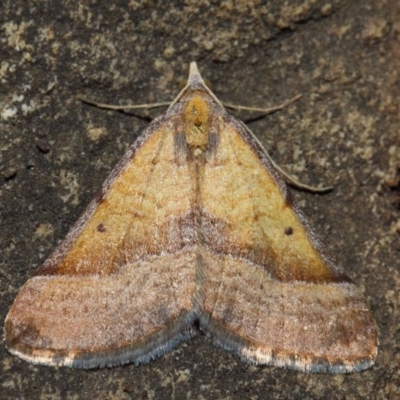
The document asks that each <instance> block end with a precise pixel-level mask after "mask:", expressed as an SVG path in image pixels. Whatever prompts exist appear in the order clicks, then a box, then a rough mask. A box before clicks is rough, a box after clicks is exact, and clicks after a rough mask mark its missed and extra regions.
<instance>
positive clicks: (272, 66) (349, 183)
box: [0, 0, 400, 399]
mask: <svg viewBox="0 0 400 400" xmlns="http://www.w3.org/2000/svg"><path fill="white" fill-rule="evenodd" d="M399 20H400V5H399V3H398V1H397V0H388V1H384V0H378V1H372V0H366V1H364V2H346V1H342V0H331V1H327V0H325V1H324V0H312V1H311V0H303V1H301V0H294V1H291V2H286V1H285V2H284V1H270V2H259V1H245V2H239V1H237V2H235V1H229V0H228V1H223V2H211V1H194V0H190V1H186V2H181V1H174V2H162V1H143V2H140V1H130V2H125V1H119V2H118V1H117V2H116V1H114V2H106V1H90V2H76V1H64V2H61V1H53V2H26V1H22V0H13V1H11V0H5V1H3V2H2V3H1V5H0V32H1V33H0V232H1V235H0V248H1V250H0V251H1V258H0V296H1V298H0V318H1V321H2V322H3V320H4V317H5V316H6V314H7V312H8V309H9V307H10V306H11V304H12V302H13V300H14V298H15V296H16V294H17V293H18V290H19V288H20V287H21V286H22V285H23V284H24V283H25V282H26V280H27V279H28V278H29V277H30V276H31V275H32V274H33V273H34V272H35V271H36V270H37V268H38V267H39V266H40V265H41V264H42V262H43V261H44V260H45V259H46V258H47V257H48V255H49V254H50V253H51V252H52V250H53V249H54V248H55V246H56V244H57V243H59V242H60V241H61V240H62V239H63V237H64V236H65V235H66V233H67V232H68V230H69V228H70V227H71V226H72V224H73V223H74V222H75V221H76V220H77V218H78V217H79V215H80V214H81V213H82V212H83V211H84V209H85V208H86V206H87V205H88V203H89V202H90V200H91V198H92V197H93V196H94V195H95V194H96V193H97V191H98V190H99V189H100V187H101V184H102V182H103V181H104V179H105V178H106V177H107V175H108V173H109V172H110V171H111V169H112V168H113V167H114V166H115V164H116V163H117V162H118V160H119V159H120V158H121V157H122V155H123V153H124V152H125V150H126V149H127V148H128V147H129V145H130V144H131V143H132V142H133V141H134V139H135V138H136V137H137V135H138V134H139V133H140V132H141V131H142V130H143V129H144V128H145V126H146V125H147V121H148V120H149V119H150V118H154V116H156V115H157V113H158V111H157V110H151V111H143V112H139V111H138V112H135V116H132V115H126V114H123V113H120V112H111V111H105V110H101V109H97V108H94V107H89V106H87V105H84V104H82V103H80V102H79V101H77V100H76V96H77V95H85V96H87V97H89V98H91V99H94V100H98V101H102V102H108V103H114V104H115V103H121V104H122V103H129V102H130V103H132V104H140V103H146V102H147V103H148V102H154V101H168V100H172V98H173V97H174V95H175V94H176V93H177V91H178V85H179V82H180V81H181V79H183V80H185V79H186V76H187V69H188V65H189V62H190V61H197V63H198V66H199V68H200V70H201V72H202V75H203V77H205V78H208V79H209V80H210V81H211V82H212V84H213V90H214V92H215V94H216V95H217V96H218V98H219V99H220V100H222V101H226V102H229V103H236V104H240V105H249V106H251V105H253V106H258V107H261V106H272V105H276V104H279V103H281V102H282V101H284V100H287V99H289V98H291V97H293V96H294V95H296V94H298V93H302V94H303V98H302V100H300V101H299V102H297V103H296V104H295V106H292V107H290V108H288V109H286V110H283V111H281V112H278V113H275V114H273V115H270V116H268V117H266V118H258V115H255V114H249V113H244V112H243V113H239V114H238V115H237V116H238V117H239V118H241V119H242V120H245V121H247V122H248V125H249V127H250V129H252V130H253V131H254V132H255V134H256V135H257V137H258V138H259V140H260V141H261V142H262V143H263V144H264V146H265V147H266V148H267V149H268V150H269V151H270V153H271V155H272V156H273V157H274V159H275V160H276V161H277V162H278V163H279V164H280V165H281V166H282V167H283V168H285V169H286V170H287V171H288V172H290V173H291V174H293V175H295V176H297V177H298V178H300V180H301V181H302V182H305V183H308V184H312V185H316V184H318V183H320V182H321V183H323V184H334V186H335V190H334V191H333V192H331V193H328V194H325V195H315V194H310V193H306V192H300V191H295V190H292V192H293V193H294V195H295V197H296V199H297V200H298V202H299V204H300V206H301V208H302V210H303V211H304V213H305V214H306V215H307V217H308V218H309V219H310V220H311V222H312V225H313V226H314V227H315V230H316V231H317V232H318V233H319V235H320V236H321V238H322V240H323V241H324V242H325V244H326V246H327V247H328V250H329V251H330V253H331V254H333V255H334V256H335V257H336V258H337V260H338V263H339V264H340V265H343V266H344V268H345V270H346V272H347V273H348V275H349V276H350V277H351V278H352V279H353V280H354V282H355V283H356V286H357V287H358V288H359V289H361V290H362V291H363V292H364V295H365V297H366V298H367V300H368V302H369V304H370V307H371V309H372V311H373V313H374V316H375V318H376V320H377V324H378V329H379V333H380V349H379V354H378V358H377V362H376V365H375V366H374V367H373V368H371V369H369V370H367V371H365V372H363V373H359V374H351V375H307V374H304V373H300V372H295V371H289V370H282V369H278V368H270V367H259V366H255V365H247V364H245V363H243V362H242V361H240V360H239V359H238V358H237V357H235V356H234V355H231V354H230V353H228V352H225V351H223V350H221V349H216V348H214V347H212V345H211V343H210V342H209V340H208V339H207V338H206V337H204V335H203V334H202V333H200V332H199V333H198V335H197V336H196V337H195V338H193V339H192V340H191V341H190V342H188V343H185V344H182V345H180V346H178V347H177V348H176V349H175V350H174V351H172V352H170V353H168V354H167V355H165V356H164V357H162V358H159V359H157V360H155V361H152V362H151V363H149V364H146V365H142V366H139V367H136V366H134V365H127V366H124V367H119V368H113V369H104V370H94V371H82V370H74V369H66V368H63V369H56V368H51V367H38V366H33V365H30V364H28V363H26V362H24V361H22V360H20V359H18V358H16V357H13V356H11V355H9V353H8V352H7V351H6V349H5V348H4V346H1V347H0V397H1V398H5V399H14V398H21V399H22V398H35V399H42V398H43V399H51V398H63V399H70V398H71V399H72V398H79V399H85V398H98V399H109V398H118V399H171V398H172V399H189V398H191V399H193V398H194V399H216V398H218V399H244V398H245V399H263V398H266V397H268V398H269V399H297V398H307V399H320V398H329V399H364V398H370V399H396V398H398V397H400V389H399V387H400V367H399V366H400V349H399V343H400V329H399V328H400V326H399V324H400V322H399V321H400V315H399V314H400V307H399V305H400V300H399V293H400V272H399V270H400V262H399V258H400V134H399V132H400V109H399V108H400V106H399V100H398V99H399V96H400V77H399V71H400V69H399V62H400V24H399V22H398V21H399Z"/></svg>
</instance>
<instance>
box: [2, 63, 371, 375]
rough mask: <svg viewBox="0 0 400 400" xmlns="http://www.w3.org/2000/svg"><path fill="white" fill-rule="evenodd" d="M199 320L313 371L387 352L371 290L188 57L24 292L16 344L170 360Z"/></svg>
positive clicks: (41, 354)
mask: <svg viewBox="0 0 400 400" xmlns="http://www.w3.org/2000/svg"><path fill="white" fill-rule="evenodd" d="M195 325H196V326H198V327H199V328H200V330H201V331H203V332H205V333H206V334H208V335H210V336H211V337H212V339H213V342H214V343H215V344H216V345H219V346H222V347H223V348H225V349H227V350H230V351H232V352H233V353H235V354H237V355H238V356H239V357H240V358H241V359H243V360H245V361H248V362H252V363H256V364H270V365H275V366H279V367H286V368H293V369H296V370H300V371H304V372H330V373H344V372H353V371H361V370H363V369H365V368H368V367H370V366H371V365H372V364H373V363H374V360H375V357H376V355H377V346H378V338H377V330H376V326H375V322H374V318H373V316H372V314H371V312H370V311H369V309H368V307H367V304H366V302H365V300H364V299H363V297H362V296H361V295H360V293H359V292H358V291H357V289H356V287H355V286H354V284H353V283H352V282H351V280H350V279H349V278H348V277H347V275H346V274H345V273H344V271H343V270H342V269H341V268H340V267H338V266H337V265H336V264H335V263H334V262H333V261H332V259H331V258H330V257H329V256H328V255H327V254H326V252H325V250H324V249H323V246H322V244H321V242H320V241H319V240H318V239H317V237H316V235H315V234H314V232H313V231H312V229H311V228H310V226H309V224H308V222H307V220H306V219H305V217H304V216H303V214H302V213H301V212H300V210H299V209H298V207H297V206H296V204H295V202H294V200H293V198H292V196H291V195H290V193H289V191H288V189H287V187H286V185H285V183H284V182H283V181H282V179H281V178H280V176H279V175H278V173H277V171H276V169H275V167H274V165H273V164H272V163H271V161H270V159H269V158H268V157H267V155H266V153H265V152H264V151H263V149H262V147H261V146H260V144H259V143H258V142H257V141H256V139H255V138H254V137H253V136H252V134H251V132H250V131H249V130H248V129H247V128H246V126H245V125H244V124H243V123H241V122H240V121H238V120H237V119H235V118H234V117H232V116H231V115H229V114H228V113H227V112H226V110H225V108H224V107H223V105H222V104H221V102H220V101H219V100H218V99H217V98H216V97H215V95H214V94H213V93H212V92H211V91H210V89H209V88H208V87H207V86H206V85H205V84H204V81H203V79H202V77H201V75H200V73H199V71H198V69H197V66H196V64H195V63H192V64H191V67H190V74H189V79H188V82H187V85H186V87H185V88H184V89H183V90H182V91H181V92H180V93H179V95H178V96H177V97H176V99H175V100H174V101H173V102H172V104H171V105H170V107H169V108H168V110H167V111H166V113H165V114H163V115H161V116H160V117H158V118H156V119H155V120H153V122H151V123H150V124H149V126H148V127H147V129H146V130H145V131H144V133H143V134H142V135H141V136H140V137H139V138H138V139H137V140H136V142H135V143H134V144H133V145H132V147H131V148H130V149H129V151H128V152H127V153H126V154H125V155H124V157H123V158H122V160H121V161H120V163H119V164H118V165H117V166H116V168H115V169H114V170H113V172H112V173H111V175H110V176H109V177H108V179H107V180H106V181H105V183H104V185H103V187H102V190H101V192H100V194H99V195H98V196H97V197H96V198H95V199H94V200H93V201H92V202H91V203H90V205H89V206H88V208H87V210H86V212H85V213H84V214H83V215H82V217H81V218H80V219H79V220H78V222H77V223H76V224H75V225H74V226H73V228H72V229H71V231H70V232H69V234H68V235H67V237H66V239H65V240H64V241H63V242H62V244H61V245H60V246H59V247H58V249H56V250H55V252H54V253H53V254H52V255H51V256H50V258H49V259H48V260H47V261H46V262H45V263H44V265H43V266H42V267H41V268H40V269H39V270H38V271H37V273H36V274H35V275H34V276H33V277H32V278H31V279H29V280H28V282H27V283H26V284H25V285H24V286H23V288H22V289H21V291H20V293H19V294H18V296H17V298H16V300H15V302H14V304H13V305H12V307H11V309H10V311H9V313H8V315H7V317H6V320H5V344H6V346H7V348H8V350H9V351H10V352H11V353H12V354H15V355H17V356H19V357H21V358H22V359H24V360H26V361H29V362H32V363H34V364H44V365H65V366H71V367H77V368H97V367H106V366H107V367H111V366H115V365H119V364H125V363H129V362H134V363H136V364H140V363H144V362H148V361H150V360H151V359H153V358H156V357H158V356H161V355H162V354H164V353H165V352H167V351H169V350H170V349H172V348H173V347H174V346H176V345H177V344H178V343H179V342H181V341H182V340H187V339H188V338H189V337H190V336H192V335H193V334H195V333H196V329H195V328H194V326H195Z"/></svg>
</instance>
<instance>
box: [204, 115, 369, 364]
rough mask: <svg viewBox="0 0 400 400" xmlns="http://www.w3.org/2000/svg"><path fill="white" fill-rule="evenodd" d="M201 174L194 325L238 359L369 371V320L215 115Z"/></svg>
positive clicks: (239, 132) (243, 145)
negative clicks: (199, 281)
mask: <svg viewBox="0 0 400 400" xmlns="http://www.w3.org/2000/svg"><path fill="white" fill-rule="evenodd" d="M218 121H219V123H218V150H217V151H215V150H214V151H213V152H212V156H210V157H208V159H207V162H206V163H205V167H204V176H203V179H202V181H201V187H200V193H201V199H202V215H203V216H204V219H203V221H204V225H203V229H204V232H203V234H204V240H205V247H206V251H205V256H204V270H205V272H204V285H203V289H204V314H203V316H202V319H201V320H202V327H203V329H205V330H208V331H211V332H212V334H213V335H214V337H215V341H216V342H217V343H219V344H220V345H222V346H223V347H226V348H229V349H232V350H233V351H235V352H236V353H238V354H239V355H240V356H241V357H242V358H244V359H246V360H249V361H253V362H256V363H262V364H274V365H277V366H285V367H291V368H295V369H299V370H302V371H313V372H324V371H329V372H350V371H357V370H361V369H364V368H367V367H368V366H370V365H371V364H372V363H373V361H374V359H375V356H376V352H377V334H376V327H375V323H374V319H373V316H372V314H371V312H370V311H369V309H368V307H367V305H366V303H365V301H364V299H363V298H362V296H361V295H360V294H359V293H358V291H357V289H356V288H355V286H354V285H353V284H352V283H351V281H350V279H349V278H348V277H347V276H346V275H345V273H344V272H343V271H342V269H341V268H338V267H336V266H335V264H334V263H333V262H332V261H331V260H330V259H329V258H328V257H327V256H326V255H325V251H324V250H323V248H322V246H321V244H320V242H319V241H318V240H317V239H316V236H315V234H314V233H313V232H312V231H311V229H310V227H309V225H308V223H307V221H306V220H305V218H304V217H303V216H302V214H301V213H300V212H299V211H298V209H297V207H296V205H295V202H294V201H293V200H292V197H291V196H290V195H289V193H288V191H287V188H286V186H285V184H284V183H283V182H282V181H281V179H280V178H279V177H277V175H276V172H275V170H274V168H273V166H272V165H271V163H270V162H269V160H268V159H267V158H266V156H265V154H264V153H263V152H262V150H261V149H260V148H259V146H258V145H257V144H256V143H255V141H254V139H253V138H252V136H251V134H250V133H249V132H248V130H247V129H246V128H245V127H244V126H243V124H242V123H240V122H239V121H237V120H235V119H234V118H233V117H230V116H229V115H226V113H225V112H221V114H220V115H219V118H218Z"/></svg>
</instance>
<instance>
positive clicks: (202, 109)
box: [183, 91, 212, 157]
mask: <svg viewBox="0 0 400 400" xmlns="http://www.w3.org/2000/svg"><path fill="white" fill-rule="evenodd" d="M185 97H186V98H185V100H186V102H185V103H184V112H183V116H184V127H185V136H186V143H187V144H188V146H189V149H190V151H191V152H192V154H193V155H194V156H195V157H198V156H200V155H201V154H203V153H204V152H205V150H206V148H207V144H208V142H209V138H208V136H209V132H210V122H211V115H212V104H211V103H212V99H211V98H210V96H209V95H208V94H206V93H204V92H201V91H195V92H192V93H190V94H188V95H187V96H185Z"/></svg>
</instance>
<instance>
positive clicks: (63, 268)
mask: <svg viewBox="0 0 400 400" xmlns="http://www.w3.org/2000/svg"><path fill="white" fill-rule="evenodd" d="M193 174H194V171H193V169H192V166H191V165H190V164H189V163H188V162H187V158H186V155H185V154H184V153H182V149H181V148H180V147H179V144H177V142H176V131H175V127H174V124H173V123H171V118H169V117H168V116H165V115H164V116H163V117H161V118H159V119H157V120H155V121H154V122H153V123H152V124H151V125H150V126H149V127H148V129H147V131H146V132H145V134H144V135H143V136H141V137H140V138H139V139H138V141H137V142H136V143H135V145H134V146H133V147H132V148H131V150H130V151H129V152H128V153H127V154H126V155H125V157H124V159H123V160H121V162H120V164H119V165H118V166H117V167H116V168H115V170H114V171H113V173H112V174H111V176H110V177H109V178H108V180H107V181H106V182H105V184H104V187H103V189H102V191H101V193H100V194H99V196H97V198H96V199H95V200H94V201H93V202H92V203H91V204H90V206H89V207H88V209H87V211H86V213H85V214H84V215H83V216H82V217H81V219H80V220H79V221H78V223H77V224H76V225H75V227H74V228H73V229H72V230H71V232H70V233H69V235H68V236H67V238H66V239H65V241H64V242H63V243H62V244H61V246H60V248H59V249H57V250H56V252H55V253H54V254H53V255H52V256H51V257H50V258H49V259H48V260H47V261H46V263H45V264H44V265H43V267H42V268H41V269H40V270H39V271H38V272H37V273H36V275H35V276H34V277H32V278H31V279H30V280H29V281H28V282H27V283H26V284H25V286H24V287H23V289H22V290H21V291H20V293H19V295H18V297H17V299H16V300H15V302H14V304H13V306H12V308H11V310H10V312H9V314H8V316H7V318H6V323H5V333H6V335H5V338H6V346H7V347H8V349H9V350H10V351H11V352H12V353H13V354H16V355H18V356H20V357H21V358H23V359H25V360H27V361H31V362H33V363H38V364H47V365H69V366H75V367H83V368H92V367H98V366H100V367H101V366H111V365H116V364H121V363H125V362H129V361H135V362H136V363H139V362H142V361H148V360H149V359H151V358H154V357H155V356H157V355H160V354H162V353H164V352H165V351H167V350H169V349H170V348H171V347H172V346H173V345H174V344H175V343H176V342H178V341H179V340H181V339H182V338H185V337H187V336H188V335H189V331H190V327H191V325H192V320H193V318H194V316H193V312H192V311H191V309H192V298H193V296H194V291H195V272H196V270H195V264H196V257H195V255H194V253H193V249H192V247H193V245H194V243H195V241H196V236H195V229H194V222H193V219H194V216H193V212H192V207H193V203H194V201H195V199H194V193H195V191H194V188H193V185H194V177H193ZM171 266H173V268H171Z"/></svg>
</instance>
